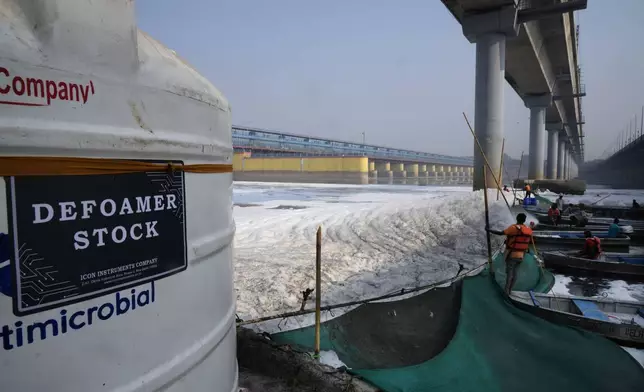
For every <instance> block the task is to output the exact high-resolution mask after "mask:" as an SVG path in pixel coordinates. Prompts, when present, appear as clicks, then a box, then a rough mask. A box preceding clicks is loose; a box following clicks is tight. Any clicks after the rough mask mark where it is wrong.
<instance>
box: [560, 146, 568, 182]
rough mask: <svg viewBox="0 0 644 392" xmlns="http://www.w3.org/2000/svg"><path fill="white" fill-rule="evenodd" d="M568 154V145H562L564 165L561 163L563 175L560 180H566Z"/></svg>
mask: <svg viewBox="0 0 644 392" xmlns="http://www.w3.org/2000/svg"><path fill="white" fill-rule="evenodd" d="M569 158H570V154H569V152H568V144H567V143H566V144H564V160H563V161H564V163H563V175H562V177H561V179H562V180H567V179H568V163H569Z"/></svg>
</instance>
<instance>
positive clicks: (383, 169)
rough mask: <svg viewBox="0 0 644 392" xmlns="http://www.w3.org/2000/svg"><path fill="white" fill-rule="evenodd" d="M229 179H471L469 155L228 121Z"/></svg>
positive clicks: (420, 181)
mask: <svg viewBox="0 0 644 392" xmlns="http://www.w3.org/2000/svg"><path fill="white" fill-rule="evenodd" d="M232 139H233V147H234V151H235V152H234V157H233V178H234V180H235V181H266V182H309V183H332V184H403V185H432V184H471V183H472V178H473V174H474V169H473V158H472V157H454V156H449V155H441V154H432V153H428V152H420V151H412V150H403V149H397V148H391V147H384V146H376V145H371V144H365V143H355V142H349V141H341V140H333V139H326V138H320V137H312V136H304V135H295V134H289V133H283V132H278V131H272V130H265V129H259V128H249V127H241V126H233V127H232Z"/></svg>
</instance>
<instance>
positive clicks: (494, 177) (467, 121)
mask: <svg viewBox="0 0 644 392" xmlns="http://www.w3.org/2000/svg"><path fill="white" fill-rule="evenodd" d="M463 117H464V118H465V122H466V123H467V127H468V128H469V129H470V132H471V133H472V136H473V137H474V141H475V142H476V145H477V147H478V148H479V151H480V152H481V156H482V157H483V162H485V166H487V168H488V170H489V171H490V173H491V174H492V178H493V179H494V182H496V186H497V187H499V180H497V178H496V175H495V174H494V172H493V171H492V166H490V162H489V161H488V160H487V157H486V156H485V153H484V152H483V147H482V146H481V143H480V142H479V138H478V137H476V134H475V133H474V129H473V128H472V125H470V120H468V119H467V115H466V114H465V112H463ZM485 189H487V184H485ZM501 195H503V200H505V205H506V206H508V209H510V203H508V199H506V198H505V195H504V194H503V193H501Z"/></svg>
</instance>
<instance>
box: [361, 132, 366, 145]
mask: <svg viewBox="0 0 644 392" xmlns="http://www.w3.org/2000/svg"><path fill="white" fill-rule="evenodd" d="M362 144H365V133H364V131H363V132H362Z"/></svg>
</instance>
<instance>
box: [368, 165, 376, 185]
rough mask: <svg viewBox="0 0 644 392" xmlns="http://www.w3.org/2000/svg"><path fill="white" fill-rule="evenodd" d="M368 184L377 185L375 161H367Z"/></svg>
mask: <svg viewBox="0 0 644 392" xmlns="http://www.w3.org/2000/svg"><path fill="white" fill-rule="evenodd" d="M369 183H370V184H376V183H378V171H377V170H376V161H374V160H371V159H370V160H369Z"/></svg>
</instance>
